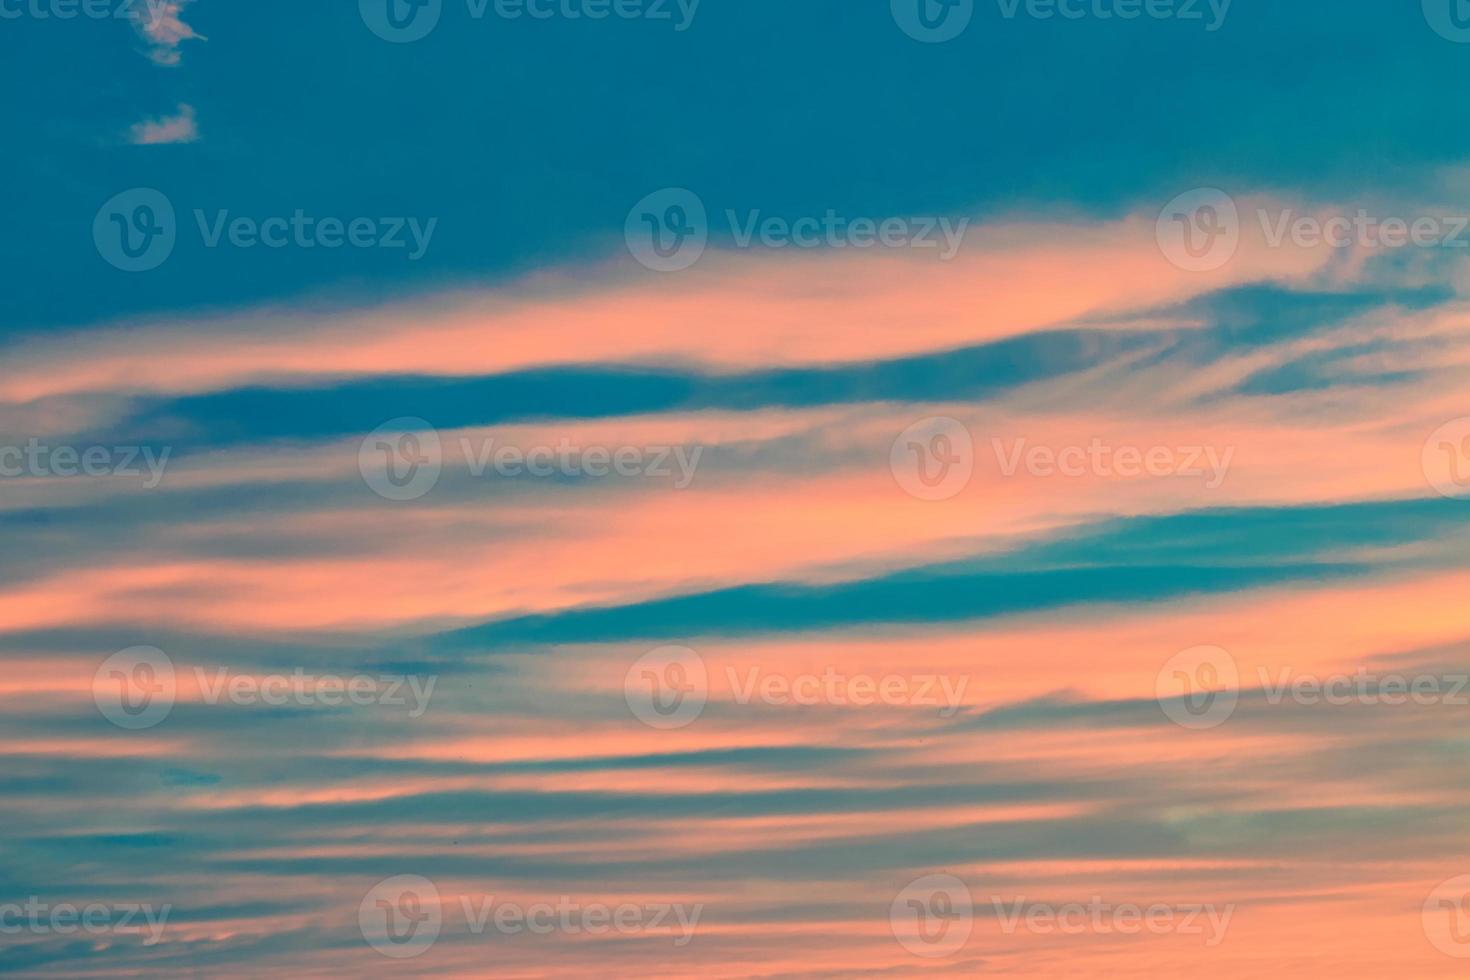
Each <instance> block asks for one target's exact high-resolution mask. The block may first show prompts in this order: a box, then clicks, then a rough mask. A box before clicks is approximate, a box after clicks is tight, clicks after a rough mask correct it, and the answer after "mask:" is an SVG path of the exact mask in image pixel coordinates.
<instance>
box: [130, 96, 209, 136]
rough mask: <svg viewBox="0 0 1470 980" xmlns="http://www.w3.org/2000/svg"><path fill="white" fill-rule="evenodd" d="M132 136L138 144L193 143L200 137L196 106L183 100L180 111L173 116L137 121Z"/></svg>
mask: <svg viewBox="0 0 1470 980" xmlns="http://www.w3.org/2000/svg"><path fill="white" fill-rule="evenodd" d="M130 138H131V141H132V142H133V144H135V145H137V146H148V145H152V144H156V143H192V142H194V141H195V140H197V139H198V138H199V126H198V124H197V123H196V122H195V119H194V107H193V106H191V105H189V104H187V103H183V102H181V103H179V108H178V111H177V112H175V113H174V114H173V115H172V116H163V117H161V118H159V119H148V120H145V121H143V122H140V123H135V124H134V125H133V128H132V131H131V134H130Z"/></svg>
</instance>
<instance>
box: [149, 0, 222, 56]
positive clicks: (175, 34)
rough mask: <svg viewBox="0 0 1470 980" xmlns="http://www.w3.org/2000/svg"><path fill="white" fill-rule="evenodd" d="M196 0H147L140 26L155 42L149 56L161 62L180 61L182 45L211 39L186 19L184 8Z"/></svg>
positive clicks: (151, 40)
mask: <svg viewBox="0 0 1470 980" xmlns="http://www.w3.org/2000/svg"><path fill="white" fill-rule="evenodd" d="M192 2H193V0H147V2H146V3H145V4H144V5H143V9H142V10H141V11H140V12H139V15H138V30H139V31H140V32H141V33H142V35H143V36H144V37H145V38H147V39H148V41H149V42H151V43H152V45H153V47H152V49H151V50H150V51H149V52H148V57H150V58H152V59H153V62H154V64H158V65H170V66H171V65H177V64H178V63H179V57H180V55H179V45H180V44H182V43H183V42H185V41H204V40H208V39H207V38H205V37H204V36H203V35H201V34H199V33H198V32H196V31H195V30H194V28H192V27H190V26H189V25H188V24H186V23H184V20H183V16H182V14H183V10H184V7H185V6H186V5H188V4H189V3H192Z"/></svg>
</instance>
